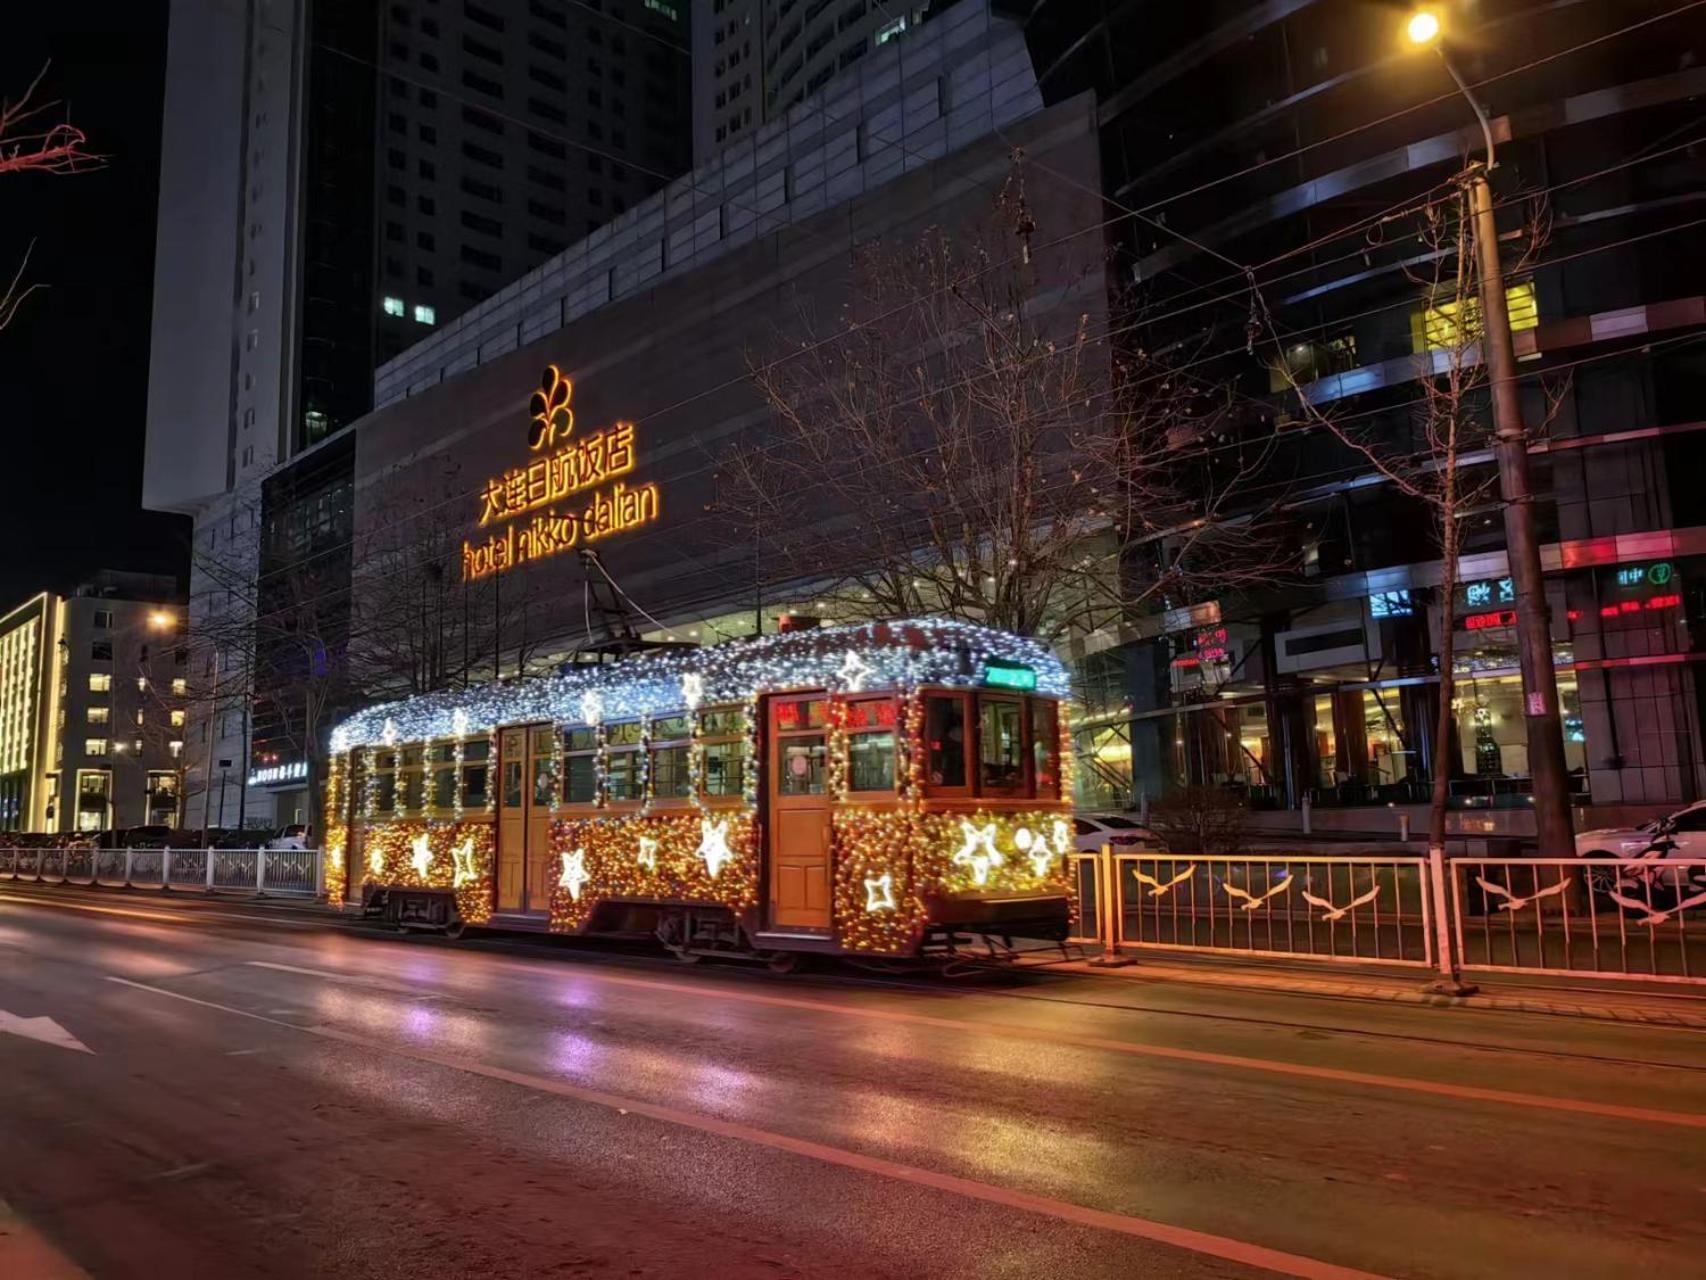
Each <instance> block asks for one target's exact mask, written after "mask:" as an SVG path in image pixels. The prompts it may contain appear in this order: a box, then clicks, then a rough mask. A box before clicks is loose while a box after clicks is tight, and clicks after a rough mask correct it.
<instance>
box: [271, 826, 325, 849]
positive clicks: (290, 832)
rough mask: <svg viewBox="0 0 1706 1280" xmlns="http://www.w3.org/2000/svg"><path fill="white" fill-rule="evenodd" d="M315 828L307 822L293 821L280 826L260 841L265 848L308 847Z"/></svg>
mask: <svg viewBox="0 0 1706 1280" xmlns="http://www.w3.org/2000/svg"><path fill="white" fill-rule="evenodd" d="M313 835H314V830H313V828H312V827H310V826H308V825H307V824H306V823H301V822H292V823H290V824H289V825H288V826H283V827H279V828H278V829H277V830H275V831H273V832H272V833H271V834H269V835H268V836H267V837H266V839H264V840H262V841H261V842H260V846H261V848H263V849H307V848H309V847H310V846H309V843H308V842H309V840H310V839H312V838H313Z"/></svg>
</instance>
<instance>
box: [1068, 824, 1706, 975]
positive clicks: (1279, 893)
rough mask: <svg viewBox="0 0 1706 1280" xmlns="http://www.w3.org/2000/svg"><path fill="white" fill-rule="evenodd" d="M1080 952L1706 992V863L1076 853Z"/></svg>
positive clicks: (1669, 859) (1073, 868) (1670, 859)
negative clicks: (1532, 976)
mask: <svg viewBox="0 0 1706 1280" xmlns="http://www.w3.org/2000/svg"><path fill="white" fill-rule="evenodd" d="M1072 870H1073V873H1074V875H1075V877H1076V881H1077V884H1078V887H1079V903H1080V921H1079V925H1078V928H1077V930H1076V936H1075V938H1074V939H1073V941H1076V942H1080V943H1084V944H1086V945H1091V946H1099V947H1100V948H1101V950H1102V952H1103V954H1104V955H1105V956H1106V957H1109V958H1115V957H1121V956H1124V957H1126V958H1130V957H1131V956H1132V955H1133V954H1139V953H1142V952H1144V951H1184V952H1198V953H1201V952H1208V953H1213V954H1219V955H1227V956H1260V957H1272V958H1274V959H1284V960H1297V961H1329V962H1341V963H1343V962H1350V963H1360V964H1392V965H1404V966H1409V967H1412V968H1436V969H1438V970H1439V971H1440V972H1441V973H1442V974H1450V973H1452V972H1454V970H1455V969H1457V968H1461V969H1463V970H1465V971H1469V972H1475V971H1491V972H1508V973H1541V974H1564V975H1577V976H1587V977H1600V978H1624V979H1634V980H1644V981H1650V982H1685V983H1706V859H1684V858H1664V859H1657V860H1636V861H1625V860H1620V859H1615V858H1566V859H1545V858H1507V859H1486V858H1450V859H1446V860H1444V861H1442V862H1441V861H1436V862H1432V863H1430V862H1429V860H1428V859H1426V858H1421V857H1414V856H1407V855H1396V856H1387V857H1370V856H1359V857H1328V856H1315V855H1308V854H1298V855H1279V854H1275V855H1262V856H1256V855H1251V856H1248V857H1244V856H1233V857H1227V856H1223V855H1218V854H1217V855H1214V856H1212V857H1211V856H1196V857H1191V856H1188V855H1183V854H1170V853H1114V852H1113V851H1112V850H1111V849H1106V850H1104V851H1103V852H1101V853H1085V854H1077V855H1074V858H1073V866H1072Z"/></svg>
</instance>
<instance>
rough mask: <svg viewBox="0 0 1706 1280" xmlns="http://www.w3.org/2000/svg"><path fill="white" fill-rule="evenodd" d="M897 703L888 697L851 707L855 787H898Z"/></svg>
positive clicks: (850, 779) (850, 767) (851, 785)
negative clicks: (895, 730)
mask: <svg viewBox="0 0 1706 1280" xmlns="http://www.w3.org/2000/svg"><path fill="white" fill-rule="evenodd" d="M894 721H895V705H894V703H893V702H892V701H891V700H889V699H888V698H882V699H869V700H865V701H860V702H854V703H851V704H849V705H848V708H847V734H848V737H847V783H848V789H849V790H851V791H893V790H894Z"/></svg>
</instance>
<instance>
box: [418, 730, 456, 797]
mask: <svg viewBox="0 0 1706 1280" xmlns="http://www.w3.org/2000/svg"><path fill="white" fill-rule="evenodd" d="M422 769H423V771H424V773H425V775H426V795H425V797H424V798H425V800H426V802H427V809H428V811H429V812H431V813H450V812H453V811H454V810H455V808H456V791H457V788H458V787H460V786H461V785H462V780H461V779H460V778H458V777H457V776H456V743H455V742H454V741H447V742H432V743H428V744H427V748H426V759H425V761H424V763H423V764H422ZM446 780H448V783H449V785H448V787H447V786H446V785H445V784H446Z"/></svg>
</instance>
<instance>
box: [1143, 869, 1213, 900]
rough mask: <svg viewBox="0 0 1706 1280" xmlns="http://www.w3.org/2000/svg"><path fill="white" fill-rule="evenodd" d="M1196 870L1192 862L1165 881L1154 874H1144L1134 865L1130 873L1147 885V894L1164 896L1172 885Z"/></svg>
mask: <svg viewBox="0 0 1706 1280" xmlns="http://www.w3.org/2000/svg"><path fill="white" fill-rule="evenodd" d="M1196 870H1197V864H1196V863H1194V862H1193V863H1191V864H1189V865H1188V866H1187V867H1186V868H1185V869H1184V870H1183V871H1181V872H1179V874H1178V875H1176V876H1174V877H1173V878H1172V879H1171V880H1168V881H1165V882H1163V881H1161V880H1158V879H1156V878H1155V877H1154V876H1146V875H1144V874H1143V872H1141V871H1139V870H1138V869H1137V868H1136V867H1133V868H1132V869H1131V873H1132V875H1134V876H1135V877H1137V882H1138V883H1139V884H1146V885H1148V886H1149V896H1150V897H1151V898H1164V897H1166V896H1167V894H1168V893H1169V892H1170V891H1171V890H1172V889H1173V888H1174V886H1176V885H1181V884H1183V883H1184V882H1185V881H1187V880H1189V879H1190V878H1191V877H1192V876H1193V875H1195V874H1196Z"/></svg>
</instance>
